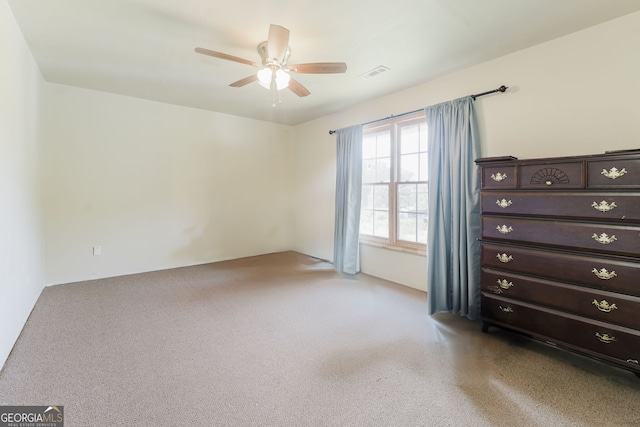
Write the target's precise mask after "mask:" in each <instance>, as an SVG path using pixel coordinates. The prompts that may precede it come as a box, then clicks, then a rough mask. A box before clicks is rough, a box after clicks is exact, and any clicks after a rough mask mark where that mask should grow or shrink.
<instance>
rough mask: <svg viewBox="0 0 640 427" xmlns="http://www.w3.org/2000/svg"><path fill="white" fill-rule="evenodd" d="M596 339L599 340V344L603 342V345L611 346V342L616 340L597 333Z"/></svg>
mask: <svg viewBox="0 0 640 427" xmlns="http://www.w3.org/2000/svg"><path fill="white" fill-rule="evenodd" d="M596 337H597V338H598V340H600V342H603V343H605V344H611V343H612V342H613V341H615V340H616V337H612V336H609V334H602V335H601V334H599V333H598V332H596Z"/></svg>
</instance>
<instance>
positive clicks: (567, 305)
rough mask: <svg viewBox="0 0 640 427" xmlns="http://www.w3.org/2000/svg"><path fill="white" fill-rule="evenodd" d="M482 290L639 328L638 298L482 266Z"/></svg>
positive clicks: (639, 310)
mask: <svg viewBox="0 0 640 427" xmlns="http://www.w3.org/2000/svg"><path fill="white" fill-rule="evenodd" d="M482 290H483V291H484V292H486V293H489V294H494V295H501V296H504V297H508V298H513V299H517V300H520V301H525V302H529V303H533V304H540V305H544V306H545V307H550V308H555V309H558V310H561V311H567V312H570V313H574V314H577V315H580V316H584V317H588V318H591V319H597V320H602V321H605V322H609V323H614V324H616V325H621V326H625V327H628V328H633V329H640V316H638V313H640V297H632V296H629V295H624V294H619V293H614V292H607V291H600V290H596V289H591V288H585V287H580V286H575V285H569V284H566V283H561V282H553V281H550V280H545V279H540V278H535V277H528V276H522V275H519V274H513V273H507V272H501V271H497V270H491V269H487V268H483V269H482Z"/></svg>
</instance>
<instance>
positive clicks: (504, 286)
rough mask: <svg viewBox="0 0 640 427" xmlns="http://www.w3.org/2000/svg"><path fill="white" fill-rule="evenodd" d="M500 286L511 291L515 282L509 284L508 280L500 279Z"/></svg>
mask: <svg viewBox="0 0 640 427" xmlns="http://www.w3.org/2000/svg"><path fill="white" fill-rule="evenodd" d="M498 286H500V287H501V288H502V289H510V288H512V287H513V282H508V281H507V280H506V279H502V280H500V279H498Z"/></svg>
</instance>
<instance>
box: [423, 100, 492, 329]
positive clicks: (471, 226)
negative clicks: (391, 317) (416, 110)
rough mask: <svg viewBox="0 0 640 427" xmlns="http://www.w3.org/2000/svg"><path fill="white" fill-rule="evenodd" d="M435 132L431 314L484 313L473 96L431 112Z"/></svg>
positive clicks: (431, 142)
mask: <svg viewBox="0 0 640 427" xmlns="http://www.w3.org/2000/svg"><path fill="white" fill-rule="evenodd" d="M425 112H426V116H427V124H428V128H429V131H428V132H429V142H428V147H429V205H428V206H429V223H428V228H427V230H428V237H427V269H428V271H427V279H428V285H427V289H428V305H429V314H436V313H441V312H450V313H457V314H460V315H462V316H467V317H469V318H470V319H477V318H479V315H480V242H479V241H478V239H479V238H480V177H479V176H478V173H477V169H476V165H475V163H474V160H475V159H476V158H478V157H480V147H479V145H480V144H479V140H478V131H477V123H476V115H475V109H474V105H473V100H472V99H471V97H467V98H460V99H456V100H453V101H449V102H444V103H442V104H438V105H434V106H431V107H427V108H425Z"/></svg>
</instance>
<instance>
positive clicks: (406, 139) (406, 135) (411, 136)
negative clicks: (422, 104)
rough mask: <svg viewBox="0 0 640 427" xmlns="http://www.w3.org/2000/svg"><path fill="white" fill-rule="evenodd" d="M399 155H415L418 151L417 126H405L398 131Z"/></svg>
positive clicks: (418, 136) (418, 137)
mask: <svg viewBox="0 0 640 427" xmlns="http://www.w3.org/2000/svg"><path fill="white" fill-rule="evenodd" d="M400 141H401V142H400V154H408V153H417V152H418V150H419V149H420V132H419V127H418V126H405V127H403V128H402V129H401V130H400Z"/></svg>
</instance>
